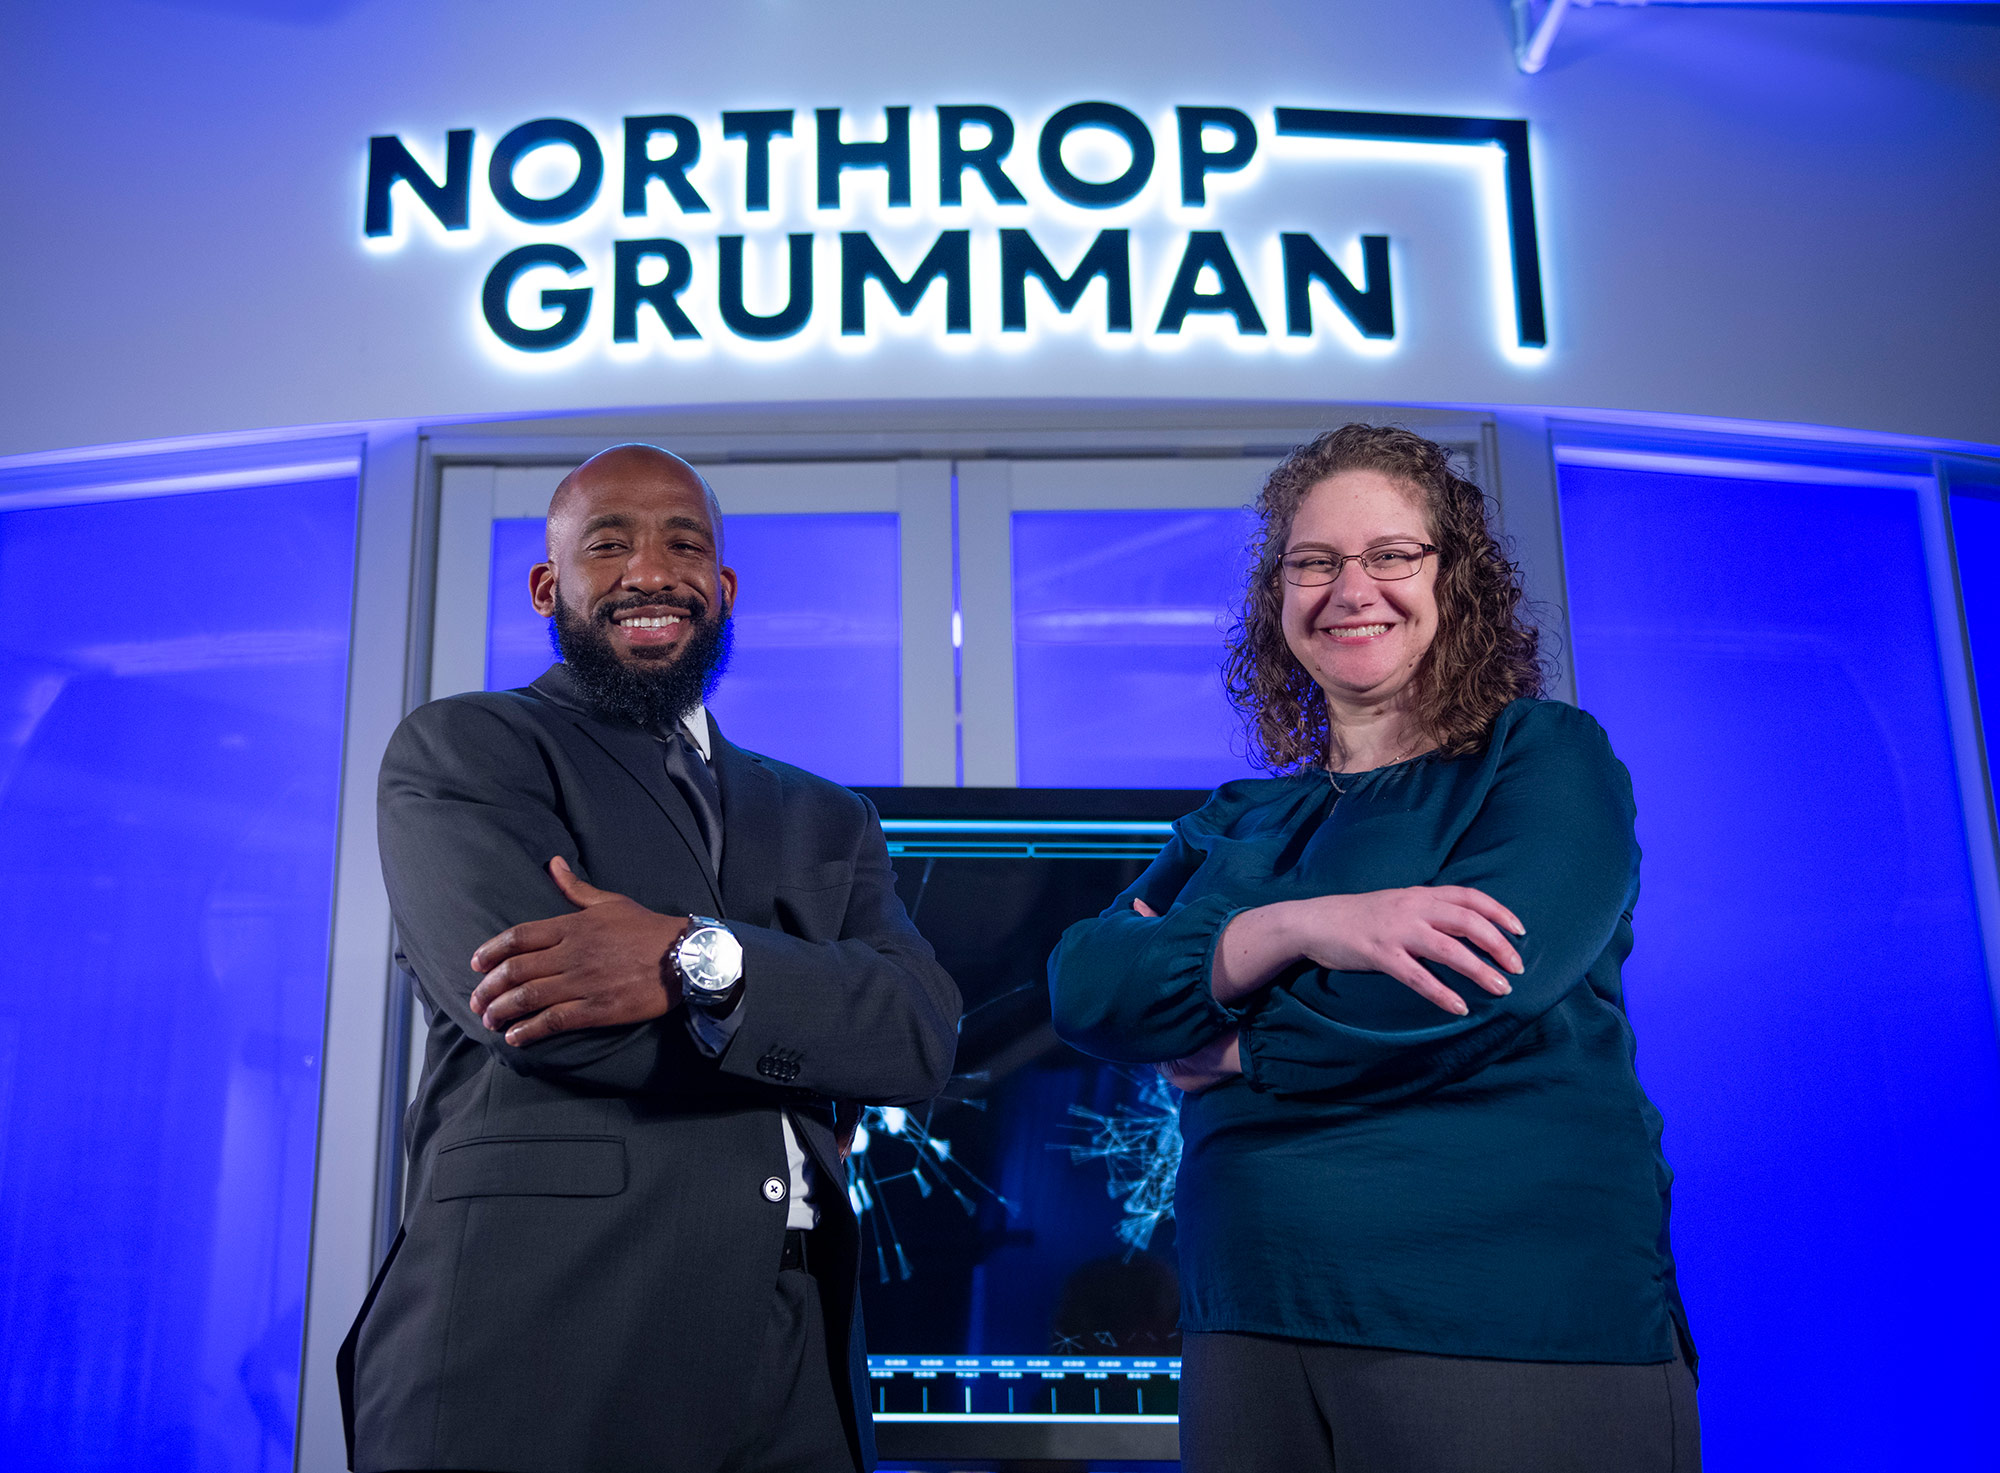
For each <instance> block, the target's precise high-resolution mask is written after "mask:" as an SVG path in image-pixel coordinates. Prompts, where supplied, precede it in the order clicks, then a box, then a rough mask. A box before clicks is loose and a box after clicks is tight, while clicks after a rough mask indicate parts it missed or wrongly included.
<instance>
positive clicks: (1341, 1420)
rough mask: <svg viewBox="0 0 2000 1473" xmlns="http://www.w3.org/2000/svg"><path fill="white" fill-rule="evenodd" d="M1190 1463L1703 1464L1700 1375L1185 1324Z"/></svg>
mask: <svg viewBox="0 0 2000 1473" xmlns="http://www.w3.org/2000/svg"><path fill="white" fill-rule="evenodd" d="M1181 1467H1182V1469H1183V1470H1184V1473H1266V1470H1269V1473H1315V1470H1323V1473H1333V1470H1338V1473H1700V1469H1701V1422H1700V1418H1699V1416H1698V1414H1697V1412H1696V1410H1695V1393H1694V1376H1693V1373H1692V1372H1690V1371H1689V1370H1688V1368H1687V1365H1686V1363H1685V1362H1683V1361H1682V1360H1681V1358H1680V1356H1679V1355H1678V1353H1677V1354H1676V1355H1675V1358H1674V1359H1673V1360H1672V1361H1671V1362H1669V1363H1667V1364H1664V1365H1652V1366H1614V1365H1568V1364H1558V1363H1555V1362H1550V1361H1504V1360H1470V1359H1461V1358H1459V1357H1457V1356H1448V1355H1415V1354H1411V1353H1409V1352H1405V1351H1394V1350H1366V1349H1363V1348H1361V1347H1358V1346H1351V1345H1321V1344H1315V1343H1312V1342H1309V1341H1300V1340H1284V1339H1279V1338H1277V1337H1275V1336H1264V1335H1229V1334H1215V1333H1197V1334H1189V1335H1187V1336H1185V1337H1184V1338H1183V1341H1182V1348H1181Z"/></svg>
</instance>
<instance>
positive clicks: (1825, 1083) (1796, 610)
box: [1524, 466, 2000, 1473]
mask: <svg viewBox="0 0 2000 1473" xmlns="http://www.w3.org/2000/svg"><path fill="white" fill-rule="evenodd" d="M1561 494H1562V515H1563V525H1564V534H1565V538H1566V556H1567V565H1568V577H1569V592H1570V619H1571V627H1572V629H1573V631H1574V637H1575V655H1576V670H1577V682H1578V689H1579V692H1580V697H1581V700H1582V702H1583V704H1584V706H1585V707H1586V708H1588V709H1589V710H1591V711H1592V712H1594V713H1595V714H1596V715H1597V716H1598V717H1599V719H1600V720H1602V721H1603V722H1604V724H1605V726H1606V727H1607V729H1608V730H1609V731H1610V733H1611V739H1612V742H1613V744H1614V745H1615V746H1616V748H1617V750H1618V752H1619V754H1620V755H1621V756H1622V757H1623V758H1624V759H1625V761H1626V763H1627V764H1628V765H1629V766H1630V768H1631V770H1632V777H1633V783H1634V786H1635V788H1636V790H1637V797H1638V806H1639V840H1640V844H1641V846H1642V847H1643V849H1644V851H1645V873H1644V891H1643V893H1642V895H1641V898H1640V901H1639V905H1638V911H1637V915H1636V918H1635V922H1634V924H1635V928H1636V932H1637V949H1636V950H1635V951H1634V952H1633V954H1632V959H1631V962H1630V964H1629V965H1628V967H1627V968H1626V974H1625V975H1626V981H1627V986H1628V990H1629V997H1630V1006H1631V1011H1632V1015H1633V1018H1634V1024H1635V1027H1636V1029H1637V1032H1638V1038H1639V1059H1638V1063H1639V1072H1640V1074H1641V1076H1642V1077H1643V1078H1644V1080H1645V1083H1646V1087H1647V1089H1648V1091H1649V1092H1650V1093H1651V1094H1652V1096H1653V1098H1654V1099H1655V1100H1656V1101H1657V1102H1658V1103H1659V1105H1660V1108H1661V1111H1662V1113H1663V1114H1664V1115H1665V1117H1666V1151H1667V1156H1668V1159H1669V1160H1670V1161H1671V1162H1672V1163H1673V1165H1674V1168H1675V1169H1676V1171H1677V1172H1678V1173H1679V1179H1678V1181H1677V1182H1676V1185H1675V1189H1674V1246H1675V1248H1676V1250H1677V1253H1678V1256H1679V1260H1680V1272H1681V1280H1682V1285H1683V1288H1684V1291H1685V1294H1686V1299H1687V1303H1688V1308H1689V1311H1690V1314H1691V1316H1692V1319H1693V1325H1694V1334H1695V1339H1696V1341H1697V1343H1698V1344H1699V1346H1700V1348H1701V1351H1702V1355H1703V1362H1702V1370H1703V1376H1702V1412H1703V1417H1704V1420H1705V1424H1706V1426H1705V1431H1706V1434H1707V1440H1708V1446H1709V1451H1710V1457H1711V1462H1710V1466H1712V1467H1715V1468H1717V1469H1765V1468H1811V1469H1814V1470H1819V1473H1829V1470H1846V1469H1853V1470H1862V1469H1878V1468H1970V1467H1975V1466H1980V1465H1982V1464H1983V1463H1984V1462H1985V1461H1986V1460H1988V1459H1990V1457H1991V1455H1992V1447H1993V1442H1992V1426H1991V1422H1992V1419H1991V1414H1990V1404H1991V1398H1992V1388H1993V1386H1994V1384H1995V1383H1996V1381H1997V1380H2000V1341H1996V1340H1995V1338H1994V1337H1993V1335H1992V1333H1991V1327H1992V1326H1993V1324H1994V1323H1996V1321H2000V1263H1996V1260H1995V1259H1994V1257H1993V1255H1992V1254H1991V1253H1988V1252H1986V1251H1984V1249H1983V1248H1974V1249H1972V1250H1971V1251H1966V1250H1965V1248H1964V1247H1963V1245H1966V1244H1979V1243H1983V1242H1984V1241H1985V1239H1986V1237H1987V1232H1988V1228H1989V1226H1990V1224H1991V1223H1992V1222H1993V1221H1994V1220H1995V1216H1996V1212H2000V1057H1996V1055H1997V1054H2000V1050H1996V1045H1995V1033H1994V1018H1993V1012H1992V1005H1991V1001H1990V998H1989V993H1988V990H1987V978H1986V974H1985V969H1984V964H1983V961H1982V954H1981V946H1980V937H1979V934H1978V930H1977V921H1976V917H1975V909H1974V897H1973V889H1972V880H1971V874H1970V867H1969V863H1968V858H1967V849H1966V836H1965V832H1964V827H1963V819H1962V817H1961V809H1960V806H1959V794H1958V790H1957V785H1956V783H1957V779H1956V776H1955V772H1954V766H1953V759H1952V743H1951V737H1950V731H1949V726H1948V716H1947V708H1946V704H1945V693H1944V686H1943V682H1942V677H1941V674H1940V665H1939V651H1938V647H1937V639H1936V634H1935V629H1934V626H1933V623H1932V611H1931V606H1930V596H1929V591H1928V585H1927V583H1926V577H1925V565H1924V550H1923V542H1922V536H1921V532H1920V526H1919V521H1918V503H1917V500H1916V497H1917V495H1918V493H1917V492H1916V491H1913V490H1899V489H1879V488H1850V487H1844V486H1838V485H1794V484H1789V483H1784V482H1779V481H1761V480H1733V479H1722V478H1709V477H1699V476H1690V475H1668V474H1655V473H1648V472H1641V471H1632V470H1608V469H1592V468H1584V467H1577V466H1570V467H1565V468H1564V469H1563V471H1562V479H1561ZM1951 657H1952V658H1957V657H1958V652H1957V651H1953V652H1951ZM1524 919H1525V920H1526V922H1527V924H1528V926H1529V927H1530V929H1532V928H1533V926H1534V917H1532V916H1528V917H1524Z"/></svg>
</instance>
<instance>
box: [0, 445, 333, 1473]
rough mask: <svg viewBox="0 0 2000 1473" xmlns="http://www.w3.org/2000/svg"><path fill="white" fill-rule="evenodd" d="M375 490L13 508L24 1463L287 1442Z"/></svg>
mask: <svg viewBox="0 0 2000 1473" xmlns="http://www.w3.org/2000/svg"><path fill="white" fill-rule="evenodd" d="M354 518H355V486H354V482H353V481H352V480H351V479H347V480H334V481H316V482H311V483H303V484H293V485H277V486H264V487H259V488H256V489H248V490H230V491H211V492H204V493H200V494H191V495H180V496H167V497H157V498H149V499H145V500H131V501H115V502H98V503H92V504H82V505H67V506H51V507H42V508H37V509H32V510H21V511H11V512H5V513H0V865H4V867H5V879H4V883H0V918H4V919H3V920H0V924H4V926H5V929H6V933H7V936H8V938H9V943H10V944H9V947H8V956H9V964H8V974H7V982H6V986H5V990H4V992H0V1265H4V1270H0V1346H4V1351H0V1448H4V1449H5V1452H4V1456H0V1462H4V1463H5V1465H6V1466H7V1467H9V1468H20V1469H61V1470H64V1473H99V1470H102V1473H132V1470H137V1469H195V1468H200V1469H214V1470H218V1473H221V1470H227V1473H251V1470H259V1473H266V1470H267V1473H278V1470H288V1469H290V1468H291V1466H292V1452H293V1420H294V1417H295V1415H296V1409H297V1406H298V1399H299V1357H300V1345H301V1333H302V1323H301V1322H302V1311H303V1304H304V1297H305V1287H306V1268H307V1244H308V1238H309V1234H310V1229H311V1213H312V1193H313V1161H314V1143H315V1135H316V1129H317V1121H318V1113H319V1080H320V1049H321V1029H322V1020H323V1016H324V1013H325V1007H326V969H327V936H328V928H329V924H330V906H331V895H332V884H333V869H334V849H335V825H336V819H337V800H338V794H339V788H340V761H341V736H342V724H343V711H344V708H345V700H346V683H347V646H348V621H349V615H350V604H351V588H352V583H353V577H354V563H353V554H354ZM114 585H115V586H114Z"/></svg>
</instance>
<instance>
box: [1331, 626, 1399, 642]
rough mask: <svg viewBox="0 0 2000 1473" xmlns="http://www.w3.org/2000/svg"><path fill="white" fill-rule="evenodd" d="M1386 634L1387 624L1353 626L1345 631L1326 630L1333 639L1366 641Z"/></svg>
mask: <svg viewBox="0 0 2000 1473" xmlns="http://www.w3.org/2000/svg"><path fill="white" fill-rule="evenodd" d="M1388 632H1389V626H1388V625H1387V624H1353V625H1349V626H1348V627H1347V628H1345V629H1329V630H1327V633H1328V634H1331V635H1332V636H1333V637H1334V638H1335V639H1366V638H1368V637H1370V636H1372V635H1376V634H1387V633H1388Z"/></svg>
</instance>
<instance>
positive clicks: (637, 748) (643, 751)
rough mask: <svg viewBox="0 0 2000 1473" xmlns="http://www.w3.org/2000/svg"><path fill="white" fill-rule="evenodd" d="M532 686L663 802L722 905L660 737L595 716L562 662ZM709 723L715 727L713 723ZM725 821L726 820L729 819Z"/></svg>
mask: <svg viewBox="0 0 2000 1473" xmlns="http://www.w3.org/2000/svg"><path fill="white" fill-rule="evenodd" d="M533 689H534V691H535V692H536V693H537V694H538V695H541V696H544V697H546V698H547V699H548V700H549V701H550V702H551V703H552V704H554V705H557V706H560V707H561V708H562V710H563V714H564V715H565V716H567V717H568V718H569V719H570V721H571V723H572V724H573V725H574V726H575V727H576V729H577V730H578V731H580V732H582V733H583V734H584V735H585V736H587V737H589V738H590V740H591V741H592V742H594V743H596V744H597V746H598V747H599V748H601V749H602V750H603V751H604V752H605V754H606V755H607V756H609V757H610V758H611V760H612V761H614V762H616V763H617V764H618V765H619V766H620V767H622V768H624V769H625V771H626V772H627V773H629V774H630V775H631V778H632V780H633V781H634V782H636V783H637V784H638V785H639V786H640V787H641V788H644V789H645V791H646V795H647V796H648V797H649V798H651V799H652V800H653V802H654V803H655V804H657V805H658V806H659V809H660V811H661V812H662V813H664V814H665V815H666V816H667V821H668V822H669V823H671V824H672V825H673V826H674V831H675V832H676V833H678V834H679V835H680V836H681V841H682V842H683V843H685V844H686V845H687V847H688V853H689V854H690V855H691V856H692V857H693V859H694V861H695V863H696V865H697V866H699V867H700V869H701V877H702V879H703V880H705V881H707V883H708V893H709V898H710V899H711V900H712V901H714V903H715V905H716V907H717V909H718V910H719V909H720V908H721V906H722V903H723V902H722V895H723V892H722V889H721V887H720V886H719V885H718V884H717V882H716V875H715V868H714V866H713V865H712V864H710V863H709V858H708V845H706V844H704V843H703V842H702V838H701V829H700V827H699V826H698V825H697V824H696V823H695V821H694V814H693V812H692V811H690V809H689V808H688V805H687V799H685V798H683V797H682V796H681V793H680V789H679V788H677V787H675V786H674V785H673V783H672V782H671V781H669V780H668V777H667V769H666V764H665V762H664V760H663V759H662V758H661V756H660V743H659V739H658V738H657V737H655V736H653V735H652V733H650V732H646V731H641V730H640V729H639V728H638V727H636V726H631V725H628V724H627V723H625V722H622V721H619V722H612V721H605V720H603V719H602V718H600V717H598V716H595V715H593V714H592V713H591V712H590V710H589V709H588V708H587V707H586V706H585V705H584V704H583V702H582V700H581V698H580V697H579V696H578V695H577V692H576V687H575V683H574V682H573V681H572V680H571V678H570V674H569V671H568V670H567V669H565V668H564V667H563V666H561V665H554V666H551V667H550V668H549V669H548V670H547V671H545V672H543V674H542V677H541V679H539V680H537V681H536V682H535V683H534V686H533ZM712 725H713V724H712V723H711V728H712ZM723 792H724V799H723V812H724V814H727V813H728V811H729V808H728V789H727V788H724V790H723ZM724 822H725V823H726V822H727V819H726V818H725V820H724ZM734 838H735V836H734V835H733V834H728V835H727V836H726V838H725V841H724V844H723V851H722V852H723V861H724V863H723V869H724V870H727V869H728V868H729V865H728V858H729V846H730V844H731V843H732V842H734Z"/></svg>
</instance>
